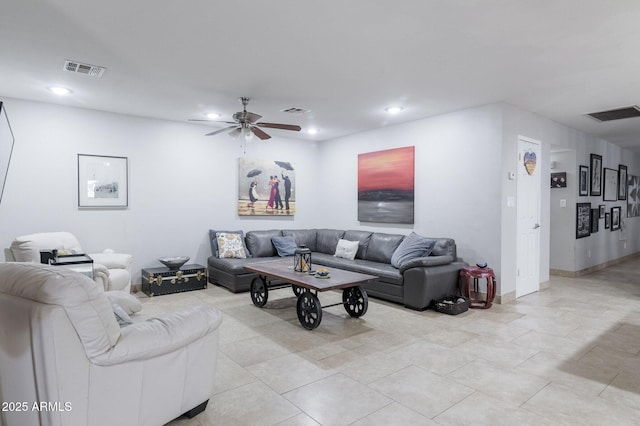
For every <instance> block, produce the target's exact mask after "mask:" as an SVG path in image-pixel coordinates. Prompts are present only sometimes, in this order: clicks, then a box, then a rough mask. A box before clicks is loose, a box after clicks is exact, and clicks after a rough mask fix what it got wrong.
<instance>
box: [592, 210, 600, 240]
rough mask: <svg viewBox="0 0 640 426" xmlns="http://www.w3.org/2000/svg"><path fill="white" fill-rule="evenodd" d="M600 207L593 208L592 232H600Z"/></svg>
mask: <svg viewBox="0 0 640 426" xmlns="http://www.w3.org/2000/svg"><path fill="white" fill-rule="evenodd" d="M599 222H600V209H591V233H592V234H593V233H595V232H598V227H599V226H600V223H599Z"/></svg>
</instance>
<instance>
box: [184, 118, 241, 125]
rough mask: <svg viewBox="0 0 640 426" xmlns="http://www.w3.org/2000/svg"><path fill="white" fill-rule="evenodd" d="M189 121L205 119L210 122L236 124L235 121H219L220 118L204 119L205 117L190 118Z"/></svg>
mask: <svg viewBox="0 0 640 426" xmlns="http://www.w3.org/2000/svg"><path fill="white" fill-rule="evenodd" d="M187 121H205V122H208V123H227V124H236V122H235V121H219V120H204V119H202V120H201V119H199V118H190V119H189V120H187Z"/></svg>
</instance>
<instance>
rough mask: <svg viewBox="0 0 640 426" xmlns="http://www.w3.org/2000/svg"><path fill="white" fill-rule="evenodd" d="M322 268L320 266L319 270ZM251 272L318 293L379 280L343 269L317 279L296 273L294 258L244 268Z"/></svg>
mask: <svg viewBox="0 0 640 426" xmlns="http://www.w3.org/2000/svg"><path fill="white" fill-rule="evenodd" d="M319 267H320V266H318V268H319ZM244 268H245V269H246V270H248V271H251V272H257V273H258V274H260V275H265V276H268V277H270V278H276V279H279V280H282V281H285V282H287V283H290V284H295V285H298V286H300V287H305V288H309V289H311V290H317V291H327V290H336V289H341V288H347V287H354V286H356V285H358V284H361V283H365V282H367V281H369V280H374V279H376V278H378V277H377V276H375V275H368V274H361V273H359V272H351V271H345V270H343V269H337V268H328V267H326V266H322V268H325V269H327V270H329V276H330V278H316V277H315V276H314V275H309V274H308V273H307V272H295V271H294V270H293V258H291V259H287V260H276V261H273V262H264V263H257V264H255V265H248V266H245V267H244Z"/></svg>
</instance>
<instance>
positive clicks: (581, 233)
mask: <svg viewBox="0 0 640 426" xmlns="http://www.w3.org/2000/svg"><path fill="white" fill-rule="evenodd" d="M589 235H591V203H577V204H576V239H577V238H584V237H588V236H589Z"/></svg>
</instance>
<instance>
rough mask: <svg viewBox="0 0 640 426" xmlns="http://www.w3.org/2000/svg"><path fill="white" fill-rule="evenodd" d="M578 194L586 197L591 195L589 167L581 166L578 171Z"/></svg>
mask: <svg viewBox="0 0 640 426" xmlns="http://www.w3.org/2000/svg"><path fill="white" fill-rule="evenodd" d="M578 195H579V196H581V197H586V196H587V195H589V167H587V166H582V165H581V166H580V170H579V171H578Z"/></svg>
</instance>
